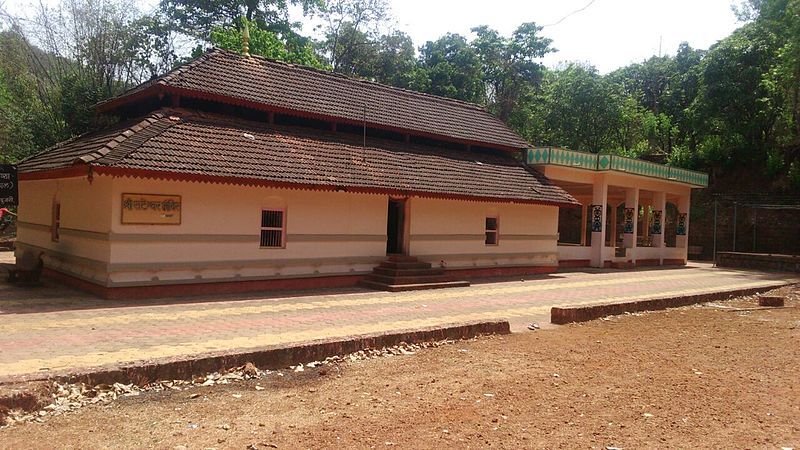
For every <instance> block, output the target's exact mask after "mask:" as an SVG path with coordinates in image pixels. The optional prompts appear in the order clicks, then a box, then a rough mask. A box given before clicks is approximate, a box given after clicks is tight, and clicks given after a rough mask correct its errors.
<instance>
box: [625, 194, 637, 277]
mask: <svg viewBox="0 0 800 450" xmlns="http://www.w3.org/2000/svg"><path fill="white" fill-rule="evenodd" d="M628 208H633V224H632V225H633V228H632V229H627V227H628V219H627V217H626V218H625V224H624V226H625V228H626V229H625V230H624V234H623V237H622V244H623V245H622V246H623V247H625V248H626V249H628V250H626V252H627V253H626V256H627V259H628V260H630V261H631V262H633V263H636V235H637V234H638V232H639V230H638V228H639V188H628V189H625V209H626V210H627V209H628Z"/></svg>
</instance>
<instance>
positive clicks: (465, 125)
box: [98, 49, 529, 149]
mask: <svg viewBox="0 0 800 450" xmlns="http://www.w3.org/2000/svg"><path fill="white" fill-rule="evenodd" d="M156 86H162V87H166V88H176V89H181V90H188V91H191V92H194V93H196V94H197V95H199V96H202V95H200V94H205V95H206V96H213V97H215V98H216V97H225V98H228V99H236V100H242V101H246V102H252V103H255V104H258V105H262V106H264V107H265V108H269V107H272V108H276V109H278V110H287V111H297V112H300V113H307V114H310V115H314V116H321V117H327V118H331V119H336V118H339V119H344V120H346V121H351V122H358V123H361V122H362V121H366V122H367V123H369V124H374V125H377V126H380V127H386V128H390V129H394V130H398V131H408V132H418V133H423V134H426V135H434V136H441V137H445V138H451V139H456V140H460V141H465V142H474V143H481V144H483V145H485V146H503V147H511V148H516V149H521V148H526V147H528V146H529V144H528V143H527V142H525V140H523V139H522V138H521V137H520V136H519V135H517V134H516V133H514V132H513V131H512V130H511V129H509V128H508V127H507V126H506V125H505V124H504V123H503V122H502V121H500V120H499V119H497V118H496V117H494V116H492V115H491V114H489V113H488V112H487V111H486V110H485V109H483V108H482V107H480V106H478V105H475V104H472V103H467V102H463V101H459V100H452V99H448V98H444V97H438V96H434V95H428V94H422V93H419V92H414V91H410V90H406V89H400V88H394V87H390V86H386V85H382V84H378V83H374V82H370V81H363V80H357V79H353V78H348V77H345V76H342V75H338V74H334V73H331V72H327V71H322V70H317V69H313V68H309V67H305V66H297V65H293V64H287V63H283V62H277V61H273V60H269V59H266V58H261V57H257V56H252V57H250V58H246V57H244V56H242V55H239V54H237V53H233V52H229V51H225V50H219V49H215V50H210V51H209V52H207V53H205V54H204V55H202V56H200V57H199V58H197V59H195V60H194V61H192V62H190V63H188V64H185V65H183V66H181V67H179V68H177V69H175V70H173V71H172V72H169V73H167V74H166V75H163V76H161V77H159V78H157V79H155V80H152V81H149V82H148V83H145V84H143V85H141V86H139V87H137V88H134V89H133V90H131V91H129V92H127V93H125V94H123V95H122V96H121V97H118V98H117V99H112V100H109V101H108V102H105V104H113V103H115V102H119V101H121V100H124V97H126V96H131V95H133V94H136V93H137V92H138V93H140V92H142V91H144V90H146V89H148V88H154V87H156ZM183 92H187V91H183ZM185 95H189V94H188V93H187V94H185ZM98 106H99V107H100V108H101V109H102V108H103V107H104V104H100V105H98Z"/></svg>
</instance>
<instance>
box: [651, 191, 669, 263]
mask: <svg viewBox="0 0 800 450" xmlns="http://www.w3.org/2000/svg"><path fill="white" fill-rule="evenodd" d="M659 211H661V230H660V233H657V234H654V235H653V247H658V248H659V250H658V264H664V223H665V221H666V219H667V194H666V193H664V192H654V193H653V221H654V222H655V219H656V214H658V212H659Z"/></svg>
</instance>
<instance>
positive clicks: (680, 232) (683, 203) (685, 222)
mask: <svg viewBox="0 0 800 450" xmlns="http://www.w3.org/2000/svg"><path fill="white" fill-rule="evenodd" d="M691 195H692V194H691V191H689V193H687V194H686V195H683V196H681V197H680V199H679V200H678V226H677V227H676V230H675V234H676V236H675V246H676V247H678V248H681V249H683V252H682V255H683V260H684V262H686V260H687V258H688V251H689V208H690V206H691Z"/></svg>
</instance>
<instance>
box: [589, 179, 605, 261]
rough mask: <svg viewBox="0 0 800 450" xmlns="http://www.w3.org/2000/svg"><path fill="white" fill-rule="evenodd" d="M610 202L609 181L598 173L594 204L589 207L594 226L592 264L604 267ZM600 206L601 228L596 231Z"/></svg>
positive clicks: (591, 223) (593, 196) (593, 197)
mask: <svg viewBox="0 0 800 450" xmlns="http://www.w3.org/2000/svg"><path fill="white" fill-rule="evenodd" d="M607 204H608V181H606V177H605V176H604V175H597V176H596V177H595V180H594V185H593V186H592V206H591V208H589V217H590V221H589V225H590V226H591V227H592V228H591V230H592V251H591V255H592V257H591V266H592V267H603V248H604V247H605V245H606V205H607ZM597 208H599V211H597V212H598V215H599V216H600V217H599V221H600V222H599V224H598V225H599V230H597V231H595V215H594V214H595V210H597Z"/></svg>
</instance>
